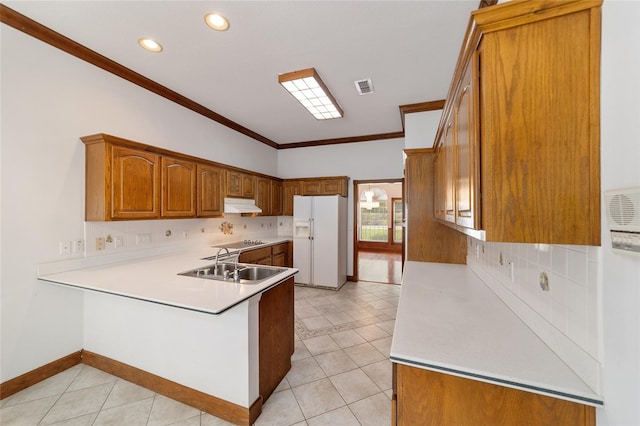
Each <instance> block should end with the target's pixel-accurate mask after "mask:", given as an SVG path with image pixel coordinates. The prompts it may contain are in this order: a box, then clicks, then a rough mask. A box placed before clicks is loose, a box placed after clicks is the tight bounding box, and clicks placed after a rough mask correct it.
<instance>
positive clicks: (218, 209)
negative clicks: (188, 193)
mask: <svg viewBox="0 0 640 426" xmlns="http://www.w3.org/2000/svg"><path fill="white" fill-rule="evenodd" d="M197 170H198V211H197V214H198V217H220V216H222V215H223V200H222V199H223V198H224V197H223V196H222V191H223V188H224V171H223V170H222V169H220V168H219V167H214V166H209V165H205V164H198V167H197Z"/></svg>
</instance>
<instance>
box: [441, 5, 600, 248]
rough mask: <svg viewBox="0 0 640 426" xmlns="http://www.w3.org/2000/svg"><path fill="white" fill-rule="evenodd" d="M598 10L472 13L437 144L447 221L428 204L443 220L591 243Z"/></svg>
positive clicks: (595, 241)
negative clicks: (452, 206)
mask: <svg viewBox="0 0 640 426" xmlns="http://www.w3.org/2000/svg"><path fill="white" fill-rule="evenodd" d="M601 4H602V1H601V0H567V1H563V2H553V1H535V2H531V1H526V0H525V1H522V0H513V1H510V2H506V3H503V4H499V5H496V6H492V7H486V8H483V9H480V10H477V11H474V12H473V13H472V18H471V20H470V23H469V27H468V29H467V33H466V37H465V41H464V43H463V49H462V52H461V54H460V57H459V59H458V64H457V66H456V69H455V72H454V76H453V81H452V83H451V87H450V89H449V93H448V95H447V100H446V102H445V106H444V109H443V115H442V120H441V121H440V125H439V128H438V131H437V133H436V139H435V140H436V141H438V143H437V144H436V145H438V148H437V149H438V152H437V156H436V159H437V160H436V161H437V162H438V164H437V167H436V168H437V170H439V171H441V170H442V164H441V163H442V162H443V159H442V155H443V154H444V163H445V164H446V167H445V170H446V174H445V177H444V182H442V179H443V177H442V175H441V174H440V172H438V174H437V175H436V177H437V178H438V179H439V180H440V182H439V183H438V185H446V188H447V190H446V191H445V192H444V194H445V195H447V197H446V200H447V201H450V197H449V194H450V191H451V188H452V187H453V188H454V189H453V193H454V194H456V191H457V194H458V196H457V197H455V198H454V200H455V202H456V207H454V210H455V211H454V212H453V214H451V213H452V210H451V208H450V207H451V206H450V203H449V204H448V206H447V210H448V213H447V214H445V217H444V218H442V212H441V209H442V206H441V205H440V204H441V203H442V200H441V199H440V198H436V200H437V203H438V204H437V205H436V208H435V210H434V215H436V217H438V218H440V219H441V220H443V223H445V224H450V226H452V227H454V228H456V229H458V230H460V231H462V232H465V233H468V234H470V235H472V236H474V237H479V238H483V239H485V240H486V241H497V242H519V243H547V244H578V245H595V246H598V245H600V153H599V152H600V33H601V22H600V21H601ZM558 40H562V43H559V42H558ZM449 129H453V141H451V139H450V136H449ZM476 139H477V141H476ZM452 147H453V149H452ZM451 156H453V158H451ZM452 165H453V170H454V173H453V174H452V173H451V166H452ZM436 193H437V194H441V193H440V190H437V191H436Z"/></svg>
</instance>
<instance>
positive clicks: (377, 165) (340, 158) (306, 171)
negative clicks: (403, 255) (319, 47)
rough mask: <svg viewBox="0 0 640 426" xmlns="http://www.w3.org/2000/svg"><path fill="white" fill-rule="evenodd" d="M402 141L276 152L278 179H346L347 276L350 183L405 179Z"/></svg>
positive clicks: (350, 271)
mask: <svg viewBox="0 0 640 426" xmlns="http://www.w3.org/2000/svg"><path fill="white" fill-rule="evenodd" d="M403 149H404V139H402V138H399V139H386V140H381V141H370V142H358V143H349V144H341V145H325V146H316V147H309V148H293V149H283V150H279V151H278V176H279V177H281V178H300V177H316V176H349V177H350V178H351V180H350V181H349V198H348V201H347V205H348V207H349V212H348V216H349V217H348V223H347V233H348V240H347V248H348V250H347V274H348V275H352V274H353V227H354V224H353V181H354V180H367V179H398V178H402V177H404V169H403V160H402V158H403V157H402V156H403V152H402V150H403Z"/></svg>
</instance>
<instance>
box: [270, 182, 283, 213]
mask: <svg viewBox="0 0 640 426" xmlns="http://www.w3.org/2000/svg"><path fill="white" fill-rule="evenodd" d="M282 201H283V200H282V181H279V180H275V179H272V180H271V215H272V216H281V215H282V214H283V213H282V211H283V210H282V209H283V205H282Z"/></svg>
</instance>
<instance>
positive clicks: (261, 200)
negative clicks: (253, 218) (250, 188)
mask: <svg viewBox="0 0 640 426" xmlns="http://www.w3.org/2000/svg"><path fill="white" fill-rule="evenodd" d="M256 205H257V206H258V207H260V208H261V209H262V213H260V216H279V215H282V182H281V181H279V180H275V179H270V178H266V177H262V176H258V177H257V178H256Z"/></svg>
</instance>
